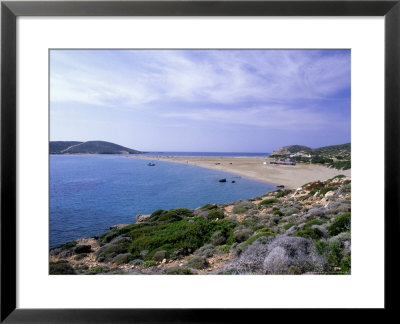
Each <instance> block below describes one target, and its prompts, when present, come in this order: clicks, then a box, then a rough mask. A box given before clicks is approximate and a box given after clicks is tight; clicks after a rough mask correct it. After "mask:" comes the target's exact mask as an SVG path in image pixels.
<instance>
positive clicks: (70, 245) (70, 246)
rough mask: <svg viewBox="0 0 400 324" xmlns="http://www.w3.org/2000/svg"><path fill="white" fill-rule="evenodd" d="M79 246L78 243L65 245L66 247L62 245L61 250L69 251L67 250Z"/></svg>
mask: <svg viewBox="0 0 400 324" xmlns="http://www.w3.org/2000/svg"><path fill="white" fill-rule="evenodd" d="M77 244H78V242H76V241H72V242H68V243H65V244H64V245H62V246H61V249H63V250H67V249H70V248H73V247H74V246H75V245H77Z"/></svg>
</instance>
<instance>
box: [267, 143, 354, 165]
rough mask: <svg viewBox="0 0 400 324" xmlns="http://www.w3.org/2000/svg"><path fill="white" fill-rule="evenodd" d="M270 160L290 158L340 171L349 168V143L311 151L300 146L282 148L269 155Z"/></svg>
mask: <svg viewBox="0 0 400 324" xmlns="http://www.w3.org/2000/svg"><path fill="white" fill-rule="evenodd" d="M269 156H270V157H272V158H278V159H279V158H285V159H286V158H290V159H292V160H293V161H296V162H304V163H314V164H326V165H328V166H329V167H332V168H335V169H341V170H347V169H350V168H351V143H346V144H340V145H330V146H323V147H319V148H315V149H312V148H310V147H307V146H302V145H289V146H283V147H281V148H279V149H277V150H275V151H273V152H272V153H271V154H270V155H269Z"/></svg>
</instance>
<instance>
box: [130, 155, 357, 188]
mask: <svg viewBox="0 0 400 324" xmlns="http://www.w3.org/2000/svg"><path fill="white" fill-rule="evenodd" d="M127 157H128V158H133V159H144V160H152V161H168V162H176V163H185V164H191V165H196V166H200V167H204V168H209V169H214V170H220V171H225V172H231V173H235V174H238V175H242V176H245V177H248V178H252V179H257V180H261V181H265V182H269V183H274V184H277V185H284V186H285V187H286V188H289V189H295V188H298V187H300V186H302V185H303V184H305V183H308V182H311V181H316V180H322V181H324V180H326V179H330V178H333V177H334V176H336V175H338V174H343V175H345V176H347V177H350V176H351V170H336V169H331V168H327V167H325V166H322V165H315V164H299V163H298V164H296V165H294V166H293V165H273V164H269V162H270V161H273V159H269V158H264V157H245V156H244V157H227V156H221V157H218V156H157V155H154V156H148V155H147V156H143V155H134V156H133V155H129V156H127ZM264 162H266V164H264Z"/></svg>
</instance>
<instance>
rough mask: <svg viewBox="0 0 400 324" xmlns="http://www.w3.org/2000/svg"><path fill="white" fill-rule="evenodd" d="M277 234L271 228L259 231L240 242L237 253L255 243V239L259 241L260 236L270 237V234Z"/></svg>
mask: <svg viewBox="0 0 400 324" xmlns="http://www.w3.org/2000/svg"><path fill="white" fill-rule="evenodd" d="M275 235H276V234H275V233H274V232H273V231H271V230H269V229H265V231H261V232H259V233H257V234H256V235H253V236H252V237H250V238H249V239H248V240H246V241H245V242H243V243H240V244H239V245H238V246H237V247H236V253H237V254H241V253H242V252H243V251H244V250H246V248H247V247H248V246H249V245H251V244H253V243H254V242H255V241H257V240H258V239H259V238H260V237H270V236H275Z"/></svg>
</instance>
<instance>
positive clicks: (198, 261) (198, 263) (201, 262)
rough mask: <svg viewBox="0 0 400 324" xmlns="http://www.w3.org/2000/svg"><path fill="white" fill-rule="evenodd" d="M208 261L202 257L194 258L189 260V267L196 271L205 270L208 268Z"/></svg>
mask: <svg viewBox="0 0 400 324" xmlns="http://www.w3.org/2000/svg"><path fill="white" fill-rule="evenodd" d="M207 264H208V262H207V259H206V258H205V257H202V256H197V255H196V256H193V257H191V258H190V259H189V260H188V267H190V268H194V269H204V268H206V267H207Z"/></svg>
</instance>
